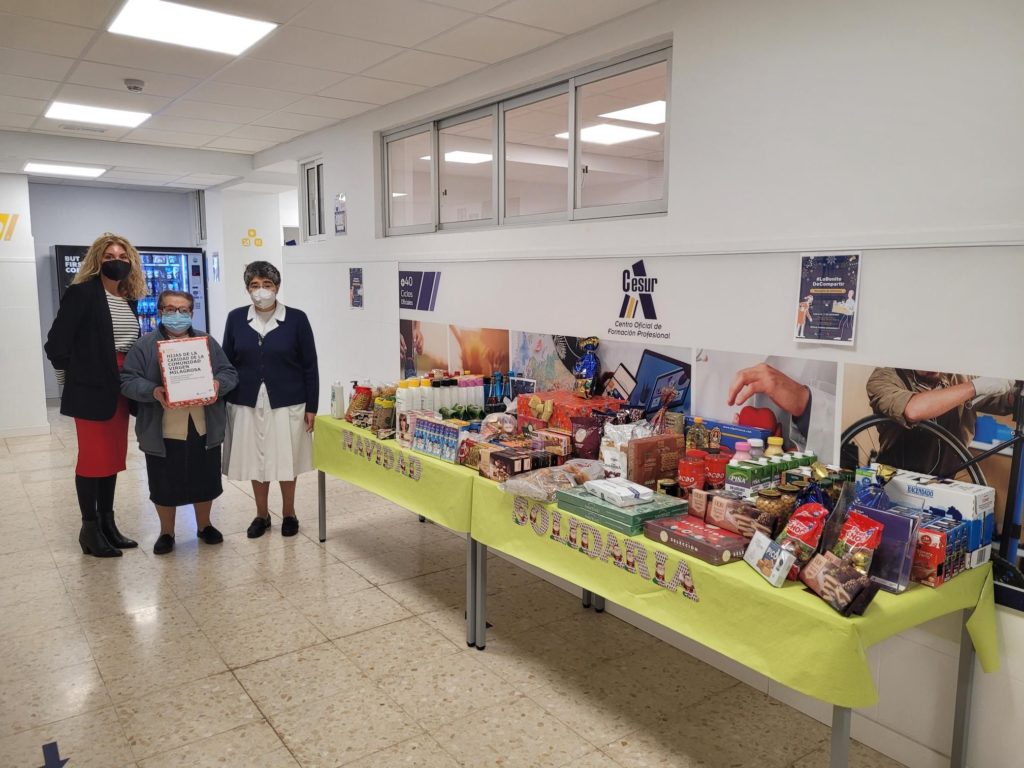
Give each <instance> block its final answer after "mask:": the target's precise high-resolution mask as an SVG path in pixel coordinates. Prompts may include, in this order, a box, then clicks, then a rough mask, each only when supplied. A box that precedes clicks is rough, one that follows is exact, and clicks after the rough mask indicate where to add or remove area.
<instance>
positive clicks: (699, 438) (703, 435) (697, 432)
mask: <svg viewBox="0 0 1024 768" xmlns="http://www.w3.org/2000/svg"><path fill="white" fill-rule="evenodd" d="M686 448H687V450H689V449H691V448H697V449H699V450H702V451H706V450H707V449H708V428H707V427H705V426H704V419H702V418H701V417H700V416H697V417H695V418H694V420H693V426H692V427H690V429H689V431H688V432H687V433H686Z"/></svg>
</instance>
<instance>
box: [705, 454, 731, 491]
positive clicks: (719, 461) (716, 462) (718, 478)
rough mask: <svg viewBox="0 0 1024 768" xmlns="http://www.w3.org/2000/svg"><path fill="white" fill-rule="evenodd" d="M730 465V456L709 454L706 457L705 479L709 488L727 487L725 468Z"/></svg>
mask: <svg viewBox="0 0 1024 768" xmlns="http://www.w3.org/2000/svg"><path fill="white" fill-rule="evenodd" d="M728 465H729V457H728V456H708V457H707V458H705V459H704V481H705V482H706V483H707V486H708V488H711V489H715V488H723V487H725V468H726V467H727V466H728Z"/></svg>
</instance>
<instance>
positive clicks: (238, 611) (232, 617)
mask: <svg viewBox="0 0 1024 768" xmlns="http://www.w3.org/2000/svg"><path fill="white" fill-rule="evenodd" d="M185 607H186V608H188V612H189V613H190V614H192V618H194V619H195V620H196V622H198V624H199V626H200V627H207V626H216V625H221V626H223V625H225V624H230V623H232V622H235V621H244V620H246V619H253V618H256V617H258V616H262V615H265V614H268V613H275V612H277V611H283V610H287V608H288V607H289V606H288V602H287V601H286V600H285V599H284V596H283V595H282V594H281V593H280V592H278V591H277V590H276V589H275V588H274V586H273V585H272V584H270V583H268V582H256V583H253V584H242V585H240V586H237V587H231V588H230V589H225V590H222V591H221V592H213V593H209V594H205V595H201V596H197V597H194V598H193V599H191V600H186V601H185Z"/></svg>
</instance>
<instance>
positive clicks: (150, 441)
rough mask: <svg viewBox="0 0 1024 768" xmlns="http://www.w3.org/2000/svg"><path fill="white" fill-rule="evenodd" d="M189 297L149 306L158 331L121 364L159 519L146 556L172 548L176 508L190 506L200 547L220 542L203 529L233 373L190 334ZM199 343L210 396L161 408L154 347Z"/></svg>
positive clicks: (215, 349)
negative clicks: (188, 340)
mask: <svg viewBox="0 0 1024 768" xmlns="http://www.w3.org/2000/svg"><path fill="white" fill-rule="evenodd" d="M193 307H194V303H193V299H192V297H191V296H190V295H189V294H187V293H184V292H182V291H164V292H163V293H161V294H160V296H159V298H158V299H157V312H158V313H159V314H160V326H159V327H158V328H157V329H156V330H155V331H152V332H151V333H147V334H146V335H145V336H143V337H142V338H141V339H139V342H138V344H136V345H135V346H134V347H133V348H132V351H131V352H129V353H128V357H127V358H126V359H125V361H124V370H122V371H121V391H122V392H123V393H124V395H125V396H126V397H130V398H131V399H132V400H135V401H137V402H138V403H139V413H138V416H136V418H135V434H136V436H137V437H138V438H139V449H140V450H141V451H142V452H143V453H145V454H146V474H147V475H148V477H149V499H150V501H152V502H153V504H154V505H155V506H156V512H157V515H159V516H160V537H159V538H158V539H157V540H156V544H155V545H154V546H153V554H155V555H166V554H167V553H168V552H170V551H171V550H173V549H174V519H175V515H176V512H177V508H178V507H180V506H183V505H186V504H191V505H192V506H193V507H194V508H195V512H196V535H197V536H198V537H199V538H200V539H202V540H203V541H204V542H206V543H207V544H220V543H221V542H222V541H224V537H223V536H222V535H221V532H220V531H218V530H217V529H216V528H214V527H213V525H211V524H210V508H211V507H212V506H213V500H214V499H216V498H217V497H218V496H220V495H221V493H222V492H223V489H222V487H221V480H220V446H221V443H223V442H224V429H225V422H226V421H227V416H226V411H225V407H224V401H223V400H222V399H221V396H223V395H226V394H227V393H228V392H230V391H231V390H232V389H234V388H235V385H236V384H237V383H238V374H237V373H236V372H235V369H234V368H233V367H232V366H231V363H229V362H228V358H227V355H225V354H224V351H223V350H222V349H221V348H220V345H219V344H218V343H217V342H216V341H215V340H214V339H213V337H211V336H207V335H206V334H205V333H203V332H202V331H196V330H194V329H193V328H192V309H193ZM185 336H192V337H195V336H206V339H207V343H208V344H209V347H210V364H211V365H212V367H213V387H214V391H215V392H216V394H215V395H214V397H213V398H212V399H210V400H208V401H206V402H204V403H200V404H198V405H193V406H188V407H175V406H171V405H168V403H167V397H166V393H165V392H164V388H163V383H162V378H161V376H160V359H159V356H158V354H157V344H158V342H160V341H163V340H165V339H180V338H183V337H185Z"/></svg>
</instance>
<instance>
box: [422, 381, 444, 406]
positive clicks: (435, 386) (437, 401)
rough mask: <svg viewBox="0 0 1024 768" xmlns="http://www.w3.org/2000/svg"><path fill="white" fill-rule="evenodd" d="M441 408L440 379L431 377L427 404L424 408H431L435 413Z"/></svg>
mask: <svg viewBox="0 0 1024 768" xmlns="http://www.w3.org/2000/svg"><path fill="white" fill-rule="evenodd" d="M440 408H441V380H440V379H431V380H430V397H429V399H428V400H427V405H426V406H424V410H431V411H434V412H435V413H436V412H437V411H438V410H439V409H440Z"/></svg>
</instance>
